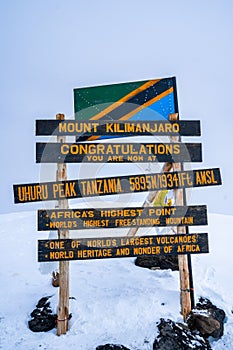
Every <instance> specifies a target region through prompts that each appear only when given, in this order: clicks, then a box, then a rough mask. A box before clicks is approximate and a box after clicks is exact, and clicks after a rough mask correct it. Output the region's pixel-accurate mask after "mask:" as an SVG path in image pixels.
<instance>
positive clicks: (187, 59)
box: [0, 0, 233, 214]
mask: <svg viewBox="0 0 233 350" xmlns="http://www.w3.org/2000/svg"><path fill="white" fill-rule="evenodd" d="M232 18H233V2H232V1H231V0H221V1H216V0H212V1H210V0H209V1H203V0H195V1H185V0H183V1H182V0H176V1H173V0H163V1H157V0H143V1H142V0H141V1H138V0H116V1H114V0H112V1H109V0H98V1H97V0H96V1H94V0H93V1H91V0H85V1H81V0H66V1H64V0H63V1H61V0H49V1H48V0H40V1H38V0H37V1H35V0H20V1H17V0H10V1H3V0H2V1H0V25H1V30H0V52H1V56H0V60H1V65H0V77H1V79H0V96H1V105H0V112H1V128H0V130H1V137H0V143H1V169H2V170H1V184H0V185H1V188H0V205H1V207H0V211H1V213H4V212H10V211H18V210H20V211H21V210H33V209H35V208H39V207H40V205H38V204H36V205H35V204H34V205H32V204H24V205H14V204H13V191H12V185H13V184H19V183H30V182H37V181H39V179H40V166H39V165H38V164H35V142H36V138H35V136H34V123H35V119H44V118H47V119H53V118H55V115H56V113H59V112H60V113H65V114H66V116H67V117H71V116H73V89H74V88H76V87H83V86H92V85H99V84H111V83H117V82H127V81H137V80H146V79H154V78H161V77H170V76H176V79H177V89H178V101H179V110H180V118H181V119H190V120H191V119H197V120H201V124H202V137H201V138H200V141H201V142H202V143H203V158H204V162H203V163H202V164H197V165H193V168H195V167H196V168H201V167H220V168H221V172H222V178H223V186H221V187H209V188H202V189H195V190H193V191H192V198H191V201H190V203H189V204H207V205H208V208H209V211H210V212H214V213H227V214H233V209H232V199H233V185H232V183H233V180H232V176H233V173H232V172H233V156H232V143H231V140H232V135H233V102H232V100H233V86H232V82H233V68H232V62H233V46H232V36H233V21H232ZM187 141H190V142H191V139H189V140H186V142H187ZM192 141H193V139H192ZM195 141H197V140H195ZM51 180H53V179H51Z"/></svg>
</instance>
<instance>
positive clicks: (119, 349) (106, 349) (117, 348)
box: [96, 344, 130, 350]
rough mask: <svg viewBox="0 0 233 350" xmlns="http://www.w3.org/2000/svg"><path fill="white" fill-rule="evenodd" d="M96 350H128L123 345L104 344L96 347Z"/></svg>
mask: <svg viewBox="0 0 233 350" xmlns="http://www.w3.org/2000/svg"><path fill="white" fill-rule="evenodd" d="M96 350H130V349H129V348H126V347H125V346H124V345H115V344H105V345H99V346H97V348H96Z"/></svg>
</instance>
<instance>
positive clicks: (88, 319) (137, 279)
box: [0, 212, 233, 350]
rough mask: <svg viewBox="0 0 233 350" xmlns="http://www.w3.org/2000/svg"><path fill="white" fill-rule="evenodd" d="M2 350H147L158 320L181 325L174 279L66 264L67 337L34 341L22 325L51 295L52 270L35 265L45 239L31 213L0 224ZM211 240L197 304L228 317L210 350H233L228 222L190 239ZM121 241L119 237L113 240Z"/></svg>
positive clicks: (126, 266)
mask: <svg viewBox="0 0 233 350" xmlns="http://www.w3.org/2000/svg"><path fill="white" fill-rule="evenodd" d="M0 220H1V223H0V247H1V255H0V260H1V268H0V281H1V284H0V286H1V287H0V348H1V349H4V350H13V349H17V350H25V349H27V350H35V349H46V350H59V349H62V350H63V349H69V350H95V348H96V346H97V345H100V344H105V343H115V344H123V345H125V346H127V347H129V348H130V349H131V350H149V349H152V343H153V341H154V338H155V336H156V333H157V329H156V321H158V320H159V319H160V318H161V317H163V318H170V319H172V320H174V321H181V322H182V317H181V315H180V313H179V310H180V306H179V275H178V272H172V271H170V270H166V271H158V270H157V271H151V270H148V269H142V268H139V267H136V266H135V265H134V259H131V258H121V259H106V260H91V261H72V262H70V296H71V297H74V298H75V299H72V300H70V312H71V313H72V314H73V317H72V319H71V321H70V328H69V331H68V333H67V334H66V335H64V336H61V337H57V336H56V330H55V329H54V330H52V331H50V332H48V333H33V332H31V331H30V330H29V328H28V325H27V322H28V320H29V319H30V313H31V312H32V310H33V309H34V308H35V305H36V303H37V301H38V300H39V299H40V298H41V297H43V296H49V295H53V298H51V302H52V304H53V308H54V311H56V307H57V299H58V289H55V288H54V287H52V285H51V271H52V270H53V269H54V268H56V267H57V265H56V264H57V263H38V262H37V240H38V239H43V238H47V237H48V234H45V233H39V232H37V231H36V213H35V212H21V213H12V214H3V215H1V216H0ZM195 231H196V232H197V231H199V232H201V231H202V232H206V231H208V232H209V241H210V253H209V254H202V255H196V256H193V257H192V261H193V274H194V283H195V294H196V298H198V297H199V296H203V297H207V298H209V299H210V300H211V301H212V302H213V303H214V304H215V305H217V306H218V307H221V308H223V309H224V310H225V312H226V314H227V322H226V324H225V331H224V336H223V337H222V339H220V340H218V341H214V342H212V347H213V349H214V350H220V349H221V350H232V348H233V345H232V344H233V315H232V312H231V311H232V308H233V293H232V290H233V279H232V276H231V268H232V266H233V264H232V260H231V259H232V258H231V257H232V245H231V243H232V242H233V239H232V234H233V232H232V231H233V216H224V215H218V214H209V226H208V227H199V228H198V230H197V228H195V227H194V228H192V230H191V232H195ZM119 233H120V234H122V231H121V232H119V231H118V234H119Z"/></svg>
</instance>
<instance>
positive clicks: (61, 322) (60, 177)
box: [56, 114, 69, 335]
mask: <svg viewBox="0 0 233 350" xmlns="http://www.w3.org/2000/svg"><path fill="white" fill-rule="evenodd" d="M56 119H57V120H64V119H65V116H64V114H57V115H56ZM57 142H59V143H64V142H66V137H65V136H57ZM64 180H67V167H66V164H65V163H58V164H57V181H64ZM58 208H59V209H68V208H69V205H68V199H62V200H59V201H58ZM58 238H59V239H66V238H69V230H58ZM68 321H69V261H59V304H58V316H57V335H61V334H66V332H67V330H68Z"/></svg>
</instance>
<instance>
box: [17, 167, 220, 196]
mask: <svg viewBox="0 0 233 350" xmlns="http://www.w3.org/2000/svg"><path fill="white" fill-rule="evenodd" d="M221 183H222V182H221V175H220V169H219V168H213V169H198V170H189V171H175V172H166V173H153V174H147V175H145V174H138V175H125V176H116V177H106V178H91V179H80V180H68V181H62V182H42V183H32V184H23V185H13V189H14V201H15V203H28V202H38V201H47V200H58V199H65V198H70V199H71V198H80V197H95V196H106V195H114V194H123V193H133V192H135V193H137V192H147V191H156V190H165V189H174V188H190V187H204V186H216V185H221Z"/></svg>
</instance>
